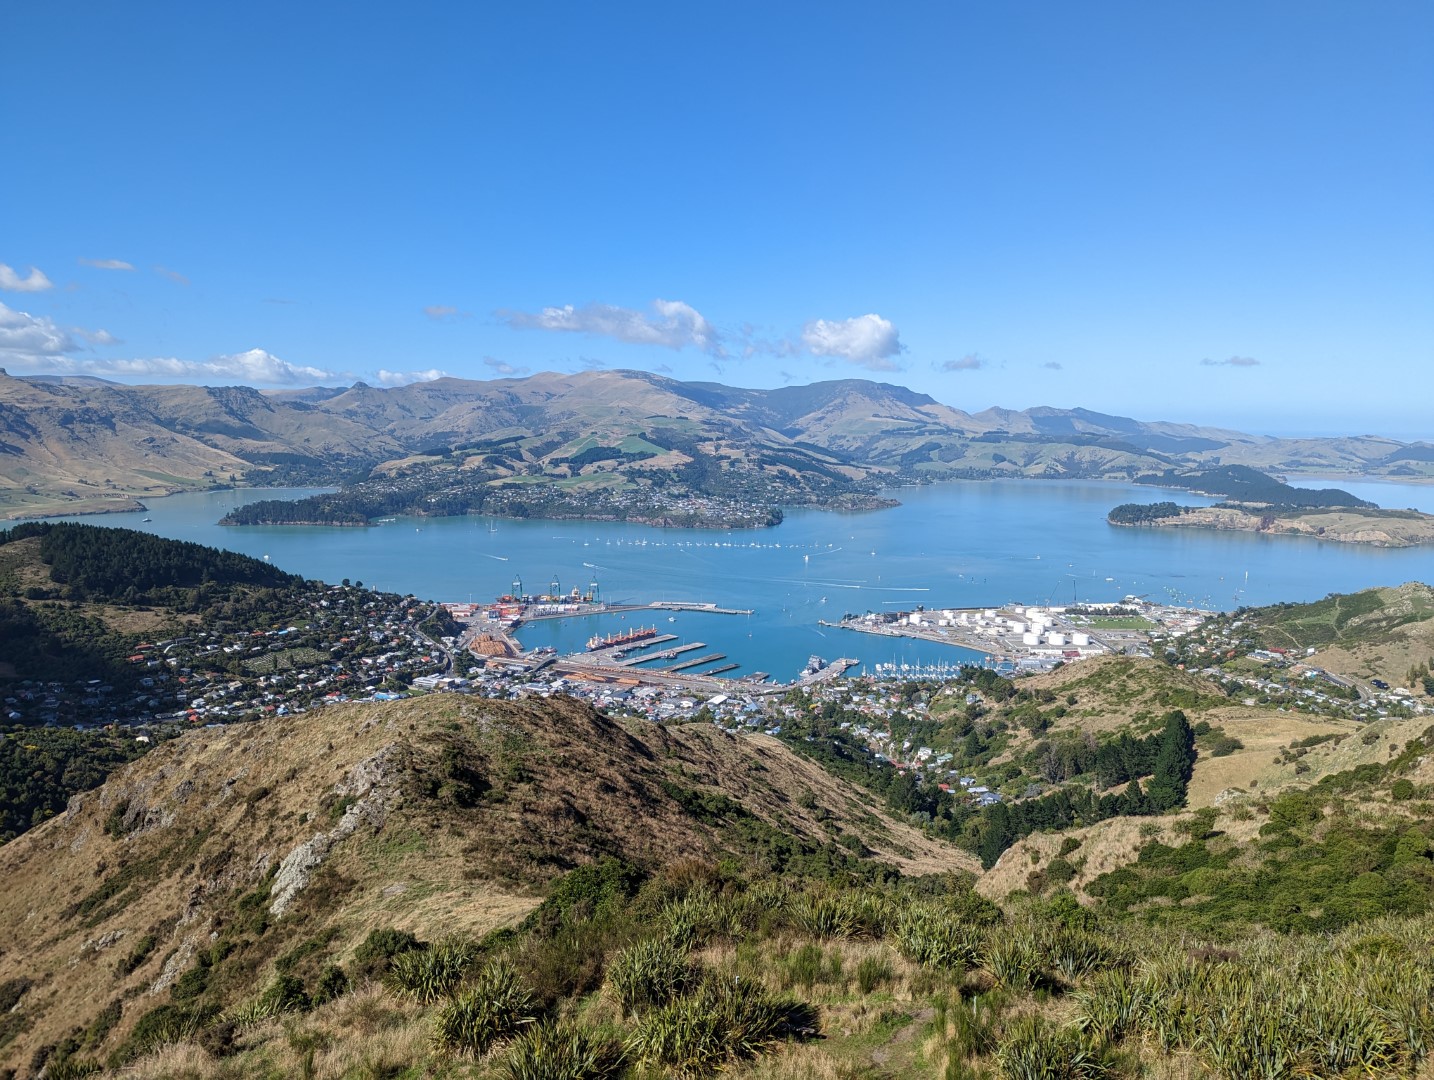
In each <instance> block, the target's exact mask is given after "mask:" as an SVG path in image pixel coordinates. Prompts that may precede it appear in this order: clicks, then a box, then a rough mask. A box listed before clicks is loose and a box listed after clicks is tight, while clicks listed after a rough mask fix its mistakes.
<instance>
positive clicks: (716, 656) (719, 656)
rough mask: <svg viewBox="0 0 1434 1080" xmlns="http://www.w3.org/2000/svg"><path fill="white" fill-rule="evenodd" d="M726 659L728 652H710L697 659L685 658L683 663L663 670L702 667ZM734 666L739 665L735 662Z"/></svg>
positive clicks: (684, 669)
mask: <svg viewBox="0 0 1434 1080" xmlns="http://www.w3.org/2000/svg"><path fill="white" fill-rule="evenodd" d="M726 659H727V654H726V653H720V652H715V653H708V654H707V655H706V656H699V657H698V658H697V659H696V660H684V661H683V662H682V663H680V664H673V665H672V666H671V667H669V668H663V669H662V670H663V671H686V670H687V669H688V668H695V667H701V666H702V665H703V664H710V663H712V662H713V661H714V660H726ZM732 666H733V667H736V666H737V665H736V664H733V665H732Z"/></svg>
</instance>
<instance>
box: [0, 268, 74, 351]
mask: <svg viewBox="0 0 1434 1080" xmlns="http://www.w3.org/2000/svg"><path fill="white" fill-rule="evenodd" d="M4 269H7V270H8V269H9V267H5V268H4ZM78 349H79V346H78V345H76V344H75V340H74V338H72V337H70V335H69V333H68V332H67V331H65V330H63V329H61V328H60V327H59V326H57V325H56V324H55V320H53V319H51V318H49V317H48V316H44V315H31V314H29V313H28V312H24V311H16V310H15V309H14V308H11V307H7V306H6V305H4V304H0V357H3V358H4V359H5V360H6V361H7V362H9V363H17V364H22V365H24V364H29V365H34V364H40V363H43V362H45V361H47V360H50V359H52V358H54V357H60V356H63V355H64V354H65V353H71V352H76V351H77V350H78Z"/></svg>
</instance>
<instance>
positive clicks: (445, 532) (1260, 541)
mask: <svg viewBox="0 0 1434 1080" xmlns="http://www.w3.org/2000/svg"><path fill="white" fill-rule="evenodd" d="M1342 486H1345V487H1347V488H1352V485H1350V484H1344V485H1342ZM1378 489H1379V494H1378V501H1379V502H1380V503H1381V504H1382V505H1385V506H1417V505H1421V504H1427V497H1428V494H1429V490H1430V489H1428V488H1426V487H1420V486H1417V485H1403V484H1390V483H1380V484H1379V485H1378ZM316 490H324V489H314V488H304V489H249V490H239V491H219V492H204V493H197V494H183V495H174V496H171V497H169V498H167V499H155V500H151V501H150V503H149V507H150V508H149V510H148V511H145V512H135V513H131V514H108V515H104V516H103V517H85V518H76V519H74V520H83V521H86V522H88V523H91V524H100V525H116V526H125V527H129V528H137V529H144V530H147V531H150V532H154V533H157V534H159V535H163V536H169V537H173V538H175V539H181V540H193V541H196V542H199V543H204V544H211V545H214V546H217V547H223V548H227V549H230V550H233V551H240V552H243V553H245V554H248V555H253V556H255V557H258V558H268V559H269V560H270V561H272V562H273V563H275V564H276V565H278V566H280V567H282V568H284V569H285V570H289V571H292V572H294V573H299V574H303V575H304V576H306V577H316V578H321V579H323V580H325V581H330V582H338V581H340V580H342V579H344V578H349V579H352V580H355V581H362V582H364V583H365V584H366V585H370V586H373V587H375V588H380V589H385V590H391V591H395V592H400V593H414V594H415V595H417V596H420V597H424V598H430V599H436V600H449V601H469V600H472V601H487V600H491V599H492V598H493V597H495V596H497V595H499V594H502V593H506V592H508V591H509V590H510V589H511V588H512V583H513V581H514V579H515V577H521V579H522V582H523V584H524V586H525V588H526V589H527V590H528V591H529V592H540V591H546V590H547V588H548V586H549V584H550V583H551V582H552V581H553V580H556V581H557V582H558V583H559V585H560V586H561V588H562V589H563V590H564V591H567V590H570V589H572V588H573V587H574V586H578V587H579V588H582V589H586V588H587V586H588V584H589V583H590V582H592V581H596V582H597V584H598V586H599V587H600V589H601V592H602V596H603V598H604V599H607V600H609V601H632V602H638V603H645V602H649V601H653V600H679V601H691V602H710V603H715V604H718V605H719V606H722V607H728V608H743V609H752V610H753V611H754V614H753V615H750V616H734V615H711V614H698V613H687V612H683V613H678V614H675V615H670V614H669V613H665V612H664V613H657V612H654V613H652V615H648V614H647V613H631V614H629V615H628V616H626V617H623V616H619V615H606V616H591V617H585V618H580V619H566V620H556V621H552V622H543V623H536V624H532V625H530V626H529V627H527V628H525V629H524V631H523V632H522V634H521V637H522V640H523V643H524V644H525V645H528V646H537V645H552V646H554V647H556V648H558V649H559V650H560V651H576V650H579V649H581V647H582V643H583V642H584V641H585V640H586V639H587V638H588V637H589V636H590V635H592V634H594V633H597V632H602V633H607V632H611V631H614V630H620V629H624V628H630V627H632V626H634V625H638V624H639V623H640V624H642V625H654V624H655V625H656V626H657V629H658V632H659V633H663V634H666V633H672V634H675V635H677V636H678V638H679V639H680V642H674V643H673V644H678V643H682V642H689V641H702V642H705V643H706V644H707V645H708V646H710V648H708V649H704V650H702V651H701V652H695V653H694V654H693V655H694V656H701V655H706V654H707V653H713V652H720V653H723V654H725V655H726V657H728V659H727V660H725V661H723V662H724V663H726V662H732V663H738V664H740V665H741V667H740V668H738V669H737V670H735V671H733V672H731V674H732V675H734V676H741V675H744V674H749V673H751V672H753V671H757V670H761V671H766V672H769V673H771V674H772V675H773V676H774V677H776V678H779V679H789V678H791V677H793V676H794V675H795V674H796V673H797V672H798V671H799V670H800V669H801V667H802V666H803V664H805V662H806V660H807V657H808V656H809V655H811V654H813V653H816V654H820V655H822V656H824V657H827V658H828V659H830V658H834V657H836V656H850V657H857V658H859V659H860V661H861V663H862V664H863V665H865V666H867V667H871V666H874V665H875V664H878V663H911V664H914V663H937V662H941V661H946V662H950V663H957V662H960V661H961V660H963V659H964V660H969V659H971V657H972V654H970V653H967V652H965V651H964V650H958V649H955V648H952V647H949V646H942V645H939V644H932V643H925V642H913V641H905V640H897V639H888V638H877V637H872V636H869V635H862V634H855V633H851V632H847V631H842V630H838V629H833V628H830V627H822V626H821V625H819V623H820V621H821V620H823V619H825V620H827V621H830V622H835V621H837V620H838V619H840V617H841V616H842V615H843V614H845V613H861V612H865V611H886V610H899V609H904V608H912V607H916V606H917V605H923V606H925V607H927V608H932V607H987V606H994V605H999V604H1002V603H1007V602H1020V603H1039V604H1046V603H1054V604H1062V603H1069V602H1071V601H1072V600H1095V601H1103V600H1119V599H1121V598H1123V597H1125V596H1127V595H1134V596H1144V597H1147V598H1149V599H1152V600H1157V601H1169V602H1174V603H1181V604H1189V605H1194V606H1199V607H1206V608H1213V609H1219V610H1228V609H1231V608H1234V607H1237V606H1239V605H1242V604H1251V605H1253V604H1266V603H1273V602H1276V601H1307V600H1315V599H1318V598H1319V597H1322V596H1324V595H1325V594H1326V593H1330V592H1350V591H1354V590H1358V589H1363V588H1368V587H1370V586H1374V585H1397V584H1399V583H1400V582H1403V581H1410V580H1420V581H1426V582H1428V581H1431V580H1434V548H1405V549H1396V550H1386V549H1381V548H1373V547H1364V546H1360V545H1353V544H1336V543H1331V542H1327V541H1321V540H1317V539H1311V538H1304V537H1289V536H1263V535H1257V534H1251V533H1221V532H1207V531H1204V530H1193V529H1181V530H1174V529H1170V530H1161V529H1131V528H1115V527H1112V526H1110V525H1108V524H1107V523H1106V521H1105V515H1106V512H1107V511H1108V510H1109V509H1110V507H1112V506H1114V505H1116V504H1117V503H1122V502H1132V501H1138V502H1151V501H1154V500H1156V499H1158V498H1163V497H1171V498H1175V499H1178V500H1179V501H1181V502H1186V503H1193V502H1201V501H1213V500H1200V499H1197V498H1194V497H1192V496H1190V495H1189V494H1188V493H1186V492H1171V493H1168V495H1167V494H1166V493H1162V492H1160V491H1159V490H1158V489H1152V488H1150V487H1146V486H1136V485H1130V484H1119V483H1100V482H1085V481H1054V480H1053V481H1039V480H1026V481H1006V482H1001V481H995V482H981V483H949V484H938V485H932V486H930V487H923V488H906V489H900V490H897V491H893V492H891V493H890V494H891V495H893V496H894V497H895V498H898V499H900V500H901V502H902V505H901V506H899V507H896V508H893V509H889V510H881V511H873V512H868V513H854V514H836V513H828V512H825V511H820V510H810V509H793V510H789V511H787V514H786V520H785V521H783V522H782V524H781V525H779V526H777V527H775V528H771V529H758V530H747V531H735V530H734V531H712V530H698V529H656V528H651V527H648V526H642V525H629V524H625V523H621V522H592V521H547V520H525V521H514V520H506V519H489V518H483V517H455V518H397V519H395V520H393V521H391V522H389V523H386V524H383V525H379V526H376V527H372V528H328V527H299V526H295V527H283V526H280V527H270V526H219V525H218V524H216V522H217V521H218V519H219V518H220V517H221V516H222V515H223V514H224V512H225V511H226V510H227V509H229V508H230V507H232V506H234V505H236V504H243V503H246V502H252V501H255V500H257V499H268V498H298V497H301V496H303V495H306V494H311V493H313V492H314V491H316ZM146 517H147V518H150V519H151V520H150V521H148V522H146V521H144V520H143V519H144V518H146ZM639 614H641V616H642V617H641V619H639V618H638V615H639ZM669 619H671V620H672V621H669ZM715 663H716V662H715V661H714V664H715Z"/></svg>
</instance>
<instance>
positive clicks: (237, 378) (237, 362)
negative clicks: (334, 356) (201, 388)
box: [0, 349, 338, 386]
mask: <svg viewBox="0 0 1434 1080" xmlns="http://www.w3.org/2000/svg"><path fill="white" fill-rule="evenodd" d="M0 355H3V352H0ZM26 366H29V367H38V368H41V369H42V370H44V371H48V372H53V373H55V374H60V375H99V376H116V377H121V378H158V379H174V380H176V381H179V382H190V381H205V382H209V381H212V380H231V381H233V382H236V383H241V384H244V385H270V386H274V385H294V384H299V385H304V384H311V383H313V382H316V381H318V380H320V379H333V378H337V377H338V373H337V372H333V371H325V370H323V369H322V368H316V367H308V366H305V365H302V364H291V363H289V362H288V361H287V360H280V359H279V358H278V357H277V356H275V355H273V354H272V353H269V352H265V351H264V350H263V349H248V350H246V351H245V352H241V353H233V354H232V355H227V356H216V357H213V358H212V359H209V360H180V359H177V358H175V357H164V356H156V357H137V358H134V359H130V360H118V359H116V360H97V359H76V358H73V357H69V356H60V355H49V356H40V355H35V354H32V355H31V356H30V357H29V358H28V363H27V364H26Z"/></svg>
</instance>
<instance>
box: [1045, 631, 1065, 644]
mask: <svg viewBox="0 0 1434 1080" xmlns="http://www.w3.org/2000/svg"><path fill="white" fill-rule="evenodd" d="M1046 641H1047V642H1048V643H1049V644H1051V645H1064V644H1065V643H1066V636H1065V635H1064V634H1061V633H1057V632H1056V631H1054V630H1052V631H1051V632H1050V633H1049V634H1047V635H1046Z"/></svg>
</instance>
